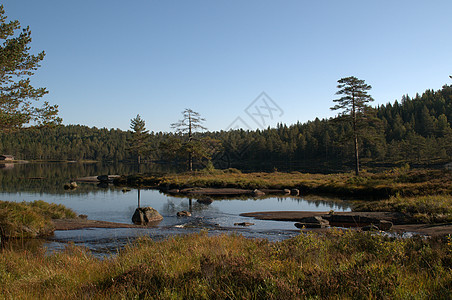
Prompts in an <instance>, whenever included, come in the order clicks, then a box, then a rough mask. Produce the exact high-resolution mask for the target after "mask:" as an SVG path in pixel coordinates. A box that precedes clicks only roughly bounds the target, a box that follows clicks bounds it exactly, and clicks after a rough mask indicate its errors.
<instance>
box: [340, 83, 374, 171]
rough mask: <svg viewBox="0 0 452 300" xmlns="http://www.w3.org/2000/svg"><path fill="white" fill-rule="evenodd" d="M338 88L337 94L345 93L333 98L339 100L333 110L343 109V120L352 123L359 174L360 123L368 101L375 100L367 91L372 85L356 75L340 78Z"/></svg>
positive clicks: (356, 166)
mask: <svg viewBox="0 0 452 300" xmlns="http://www.w3.org/2000/svg"><path fill="white" fill-rule="evenodd" d="M338 83H339V84H338V86H337V88H338V89H339V91H337V92H336V95H343V96H342V97H341V98H339V99H335V100H333V101H334V102H337V103H338V104H336V105H335V106H333V107H332V108H331V109H332V110H338V109H340V110H342V113H340V114H341V115H342V116H343V118H342V120H348V121H350V122H351V124H352V129H353V142H354V150H355V173H356V175H357V176H358V175H359V144H358V125H359V124H358V123H359V121H360V120H362V119H363V118H364V112H365V109H366V107H368V105H367V103H368V102H371V101H373V99H372V97H371V96H370V95H368V94H367V91H368V90H370V89H371V88H372V87H371V86H370V85H368V84H366V83H365V82H364V80H360V79H358V78H356V77H354V76H350V77H345V78H341V79H339V80H338Z"/></svg>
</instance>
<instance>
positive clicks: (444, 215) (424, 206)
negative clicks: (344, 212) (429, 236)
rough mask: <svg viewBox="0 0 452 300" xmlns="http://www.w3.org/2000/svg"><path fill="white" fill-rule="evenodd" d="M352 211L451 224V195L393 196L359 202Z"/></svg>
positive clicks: (422, 221) (420, 221)
mask: <svg viewBox="0 0 452 300" xmlns="http://www.w3.org/2000/svg"><path fill="white" fill-rule="evenodd" d="M353 210H354V211H391V212H401V213H404V214H406V215H407V216H409V217H411V219H412V220H413V221H414V222H415V223H441V222H452V195H450V194H449V195H428V196H417V197H402V196H393V197H391V198H389V199H387V200H380V201H372V202H360V203H359V204H356V205H355V206H354V208H353Z"/></svg>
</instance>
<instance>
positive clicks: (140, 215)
mask: <svg viewBox="0 0 452 300" xmlns="http://www.w3.org/2000/svg"><path fill="white" fill-rule="evenodd" d="M161 220H163V217H162V215H161V214H159V212H158V211H157V210H155V209H154V208H152V207H150V206H148V207H138V208H137V209H136V210H135V213H134V214H133V216H132V222H133V223H134V224H137V225H146V224H148V223H152V222H159V221H161Z"/></svg>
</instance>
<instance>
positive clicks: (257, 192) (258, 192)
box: [253, 189, 265, 197]
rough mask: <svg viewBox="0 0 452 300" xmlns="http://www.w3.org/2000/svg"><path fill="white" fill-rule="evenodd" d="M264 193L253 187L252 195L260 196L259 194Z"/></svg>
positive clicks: (262, 194)
mask: <svg viewBox="0 0 452 300" xmlns="http://www.w3.org/2000/svg"><path fill="white" fill-rule="evenodd" d="M264 195H265V193H264V192H262V191H259V190H258V189H255V190H254V191H253V196H254V197H260V196H264Z"/></svg>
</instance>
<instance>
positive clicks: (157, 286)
mask: <svg viewBox="0 0 452 300" xmlns="http://www.w3.org/2000/svg"><path fill="white" fill-rule="evenodd" d="M451 268H452V240H451V238H450V237H449V238H445V239H439V238H438V239H422V238H410V239H394V238H388V237H384V236H381V235H371V234H365V233H364V234H363V233H356V232H354V231H345V232H342V231H338V230H332V231H329V232H328V233H327V234H326V235H317V234H314V233H307V234H300V235H299V236H297V237H295V238H292V239H289V240H285V241H282V242H276V243H274V242H269V241H267V240H259V239H246V238H244V237H242V236H237V235H230V236H228V235H221V236H214V237H209V236H208V235H207V234H206V233H200V234H194V235H188V236H181V237H171V238H168V239H167V240H164V241H159V242H156V241H152V240H150V239H149V238H142V239H139V240H138V241H137V242H135V243H134V244H133V245H130V246H128V247H127V248H126V249H124V250H122V251H121V252H120V253H118V255H116V256H111V257H110V258H108V259H104V260H99V259H97V258H95V257H93V256H92V255H91V254H90V253H89V251H88V250H86V249H84V248H80V247H75V246H71V245H69V246H68V247H67V248H66V250H65V251H63V252H58V253H55V254H52V255H46V254H45V253H44V251H41V252H39V253H30V252H27V251H23V252H20V251H9V250H5V251H3V252H2V253H1V254H0V294H2V295H3V296H4V297H5V298H14V299H38V298H46V299H47V298H55V299H57V298H65V299H81V298H95V299H100V298H113V299H134V298H140V299H143V298H147V299H300V298H322V299H337V298H347V299H352V298H353V299H364V298H365V299H368V298H371V299H373V298H379V299H383V298H385V299H450V297H451V296H452V292H451V291H452V272H451V271H452V270H451Z"/></svg>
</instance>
